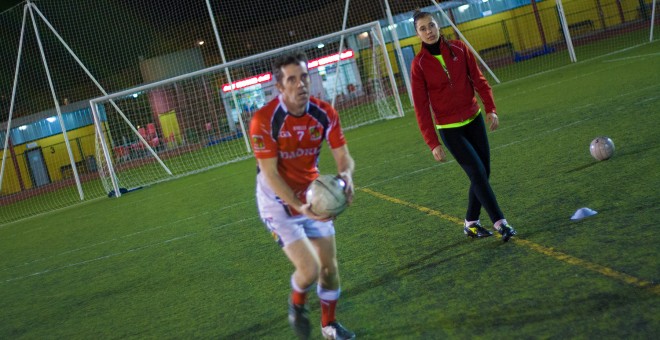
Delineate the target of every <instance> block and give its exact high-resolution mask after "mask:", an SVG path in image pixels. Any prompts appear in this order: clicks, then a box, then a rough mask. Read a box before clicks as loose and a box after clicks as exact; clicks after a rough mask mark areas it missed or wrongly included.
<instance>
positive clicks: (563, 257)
mask: <svg viewBox="0 0 660 340" xmlns="http://www.w3.org/2000/svg"><path fill="white" fill-rule="evenodd" d="M358 190H360V191H363V192H366V193H368V194H369V195H372V196H374V197H377V198H380V199H382V200H385V201H388V202H391V203H395V204H399V205H403V206H406V207H409V208H413V209H415V210H418V211H421V212H423V213H426V214H429V215H433V216H437V217H440V218H442V219H444V220H447V221H450V222H454V223H456V224H460V225H462V224H463V220H462V219H460V218H456V217H454V216H450V215H447V214H443V213H441V212H439V211H437V210H433V209H431V208H427V207H424V206H421V205H417V204H414V203H410V202H407V201H404V200H401V199H398V198H395V197H392V196H388V195H385V194H383V193H380V192H377V191H374V190H371V189H367V188H359V189H358ZM498 236H499V235H498ZM510 242H514V243H516V244H520V245H523V246H525V247H527V248H529V249H531V250H534V251H536V252H538V253H541V254H543V255H547V256H549V257H552V258H554V259H556V260H559V261H563V262H566V263H568V264H571V265H574V266H578V267H581V268H585V269H588V270H591V271H593V272H596V273H599V274H602V275H604V276H607V277H609V278H612V279H616V280H619V281H622V282H624V283H627V284H629V285H632V286H635V287H638V288H642V289H646V290H649V291H651V292H652V293H654V294H657V295H660V285H657V284H655V283H653V282H651V281H647V280H643V279H640V278H637V277H634V276H631V275H628V274H625V273H622V272H619V271H616V270H614V269H612V268H608V267H605V266H601V265H599V264H595V263H592V262H589V261H586V260H582V259H579V258H577V257H574V256H571V255H568V254H564V253H562V252H560V251H557V250H554V249H552V248H548V247H544V246H542V245H540V244H537V243H534V242H531V241H528V240H525V239H521V238H520V237H515V238H512V239H511V241H510Z"/></svg>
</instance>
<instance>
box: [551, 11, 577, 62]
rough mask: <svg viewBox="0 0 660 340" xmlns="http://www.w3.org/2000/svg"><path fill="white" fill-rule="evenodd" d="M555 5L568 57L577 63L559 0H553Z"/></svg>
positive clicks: (564, 14)
mask: <svg viewBox="0 0 660 340" xmlns="http://www.w3.org/2000/svg"><path fill="white" fill-rule="evenodd" d="M555 1H556V3H557V10H558V11H559V20H560V21H561V28H562V30H563V32H564V37H565V38H566V46H567V48H568V55H569V56H570V58H571V61H572V62H574V63H575V62H577V57H576V56H575V48H574V47H573V40H572V39H571V31H570V30H569V29H568V21H567V20H566V13H564V5H563V4H562V2H561V0H555Z"/></svg>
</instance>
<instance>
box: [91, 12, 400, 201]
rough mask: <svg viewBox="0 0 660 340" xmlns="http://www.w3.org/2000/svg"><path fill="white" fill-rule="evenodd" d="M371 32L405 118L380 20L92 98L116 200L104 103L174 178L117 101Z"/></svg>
mask: <svg viewBox="0 0 660 340" xmlns="http://www.w3.org/2000/svg"><path fill="white" fill-rule="evenodd" d="M370 30H373V31H374V32H375V33H376V34H375V36H374V38H375V39H377V40H378V41H379V45H380V49H381V53H382V54H383V56H384V62H385V67H386V68H387V77H388V78H389V81H390V86H391V90H392V93H393V96H394V101H395V105H396V110H397V113H398V116H399V117H403V116H404V110H403V105H402V103H401V98H400V96H399V92H398V87H397V84H396V80H395V78H394V71H393V68H392V64H391V61H390V58H389V53H388V51H387V46H386V43H385V39H384V38H383V32H382V30H381V27H380V23H379V22H377V21H374V22H370V23H367V24H363V25H359V26H355V27H352V28H348V29H345V30H342V31H338V32H335V33H331V34H327V35H324V36H321V37H317V38H313V39H309V40H306V41H303V42H299V43H296V44H292V45H288V46H284V47H280V48H276V49H273V50H270V51H266V52H262V53H259V54H254V55H251V56H249V57H245V58H242V59H237V60H232V61H229V62H225V63H222V64H219V65H215V66H211V67H207V68H204V69H201V70H199V71H194V72H190V73H187V74H183V75H180V76H175V77H171V78H168V79H164V80H160V81H156V82H153V83H149V84H145V85H142V86H137V87H132V88H129V89H126V90H122V91H119V92H115V93H112V94H108V95H104V96H100V97H96V98H93V99H91V100H90V101H89V105H90V108H91V111H92V117H93V120H94V125H95V129H96V134H97V137H96V138H97V141H98V143H99V144H100V146H101V149H102V152H103V158H104V161H105V162H107V166H108V171H109V174H108V177H109V178H110V179H111V182H112V187H113V189H114V194H115V197H120V196H121V190H120V186H119V183H118V181H117V176H116V173H115V169H114V167H113V161H112V159H113V158H112V156H111V155H110V151H109V150H110V148H109V147H108V145H107V139H106V138H105V136H104V129H103V128H102V122H101V119H100V110H99V105H100V103H102V102H110V104H111V105H113V107H114V108H115V109H116V110H117V113H118V114H119V115H120V116H121V118H122V119H123V120H124V121H125V122H126V123H127V124H128V125H129V127H130V129H131V130H132V132H133V133H134V134H135V136H136V137H137V138H138V140H139V142H140V143H141V144H142V145H143V146H144V147H145V148H146V149H147V150H148V151H149V152H150V153H151V154H152V156H154V157H155V159H156V160H157V161H158V163H159V164H160V166H161V167H162V168H163V170H164V171H166V172H167V173H168V174H169V175H172V172H171V171H170V170H169V169H168V168H167V166H166V165H165V163H163V161H162V160H161V159H160V158H159V157H158V154H157V153H156V152H155V151H153V150H152V149H151V147H150V145H149V143H148V142H147V141H146V140H145V139H144V138H142V136H140V134H139V133H138V130H137V129H136V128H135V126H133V124H132V123H131V122H130V121H129V120H128V118H127V117H126V115H125V114H124V113H123V112H122V111H121V109H119V108H118V106H117V105H115V104H114V101H113V100H114V99H116V98H121V97H125V96H127V95H130V94H133V93H137V92H141V91H146V90H150V89H153V88H156V87H159V86H163V85H166V84H170V83H174V82H177V81H181V80H186V79H190V78H193V77H197V76H200V75H203V74H207V73H213V72H218V71H222V70H223V69H225V70H227V69H228V68H230V67H233V66H238V65H241V64H244V63H246V62H250V61H254V60H259V59H263V58H266V57H269V56H272V55H276V54H281V53H282V52H284V51H286V50H291V49H296V48H299V47H302V46H306V45H310V44H315V43H318V42H321V41H324V40H327V39H329V38H332V37H337V36H340V37H341V39H343V37H344V36H345V35H346V34H352V33H361V32H364V31H370ZM238 119H239V121H240V129H241V132H242V135H243V140H244V142H245V148H246V151H247V153H251V152H252V150H251V147H250V141H249V138H248V133H247V131H245V124H244V122H243V117H241V116H239V118H238Z"/></svg>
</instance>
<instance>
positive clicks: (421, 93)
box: [412, 38, 495, 150]
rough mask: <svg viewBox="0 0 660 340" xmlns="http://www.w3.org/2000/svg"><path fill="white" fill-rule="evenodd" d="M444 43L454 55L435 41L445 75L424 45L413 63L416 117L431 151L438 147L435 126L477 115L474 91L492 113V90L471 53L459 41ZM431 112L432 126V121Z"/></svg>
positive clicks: (438, 62)
mask: <svg viewBox="0 0 660 340" xmlns="http://www.w3.org/2000/svg"><path fill="white" fill-rule="evenodd" d="M440 39H444V38H440ZM447 42H448V43H449V45H450V46H451V49H452V51H453V52H454V53H453V55H452V53H451V52H450V51H449V49H448V48H447V44H445V43H442V41H441V40H439V41H438V43H440V52H441V53H442V58H443V59H444V60H445V64H446V65H447V72H448V73H449V75H447V73H445V71H444V69H443V68H442V64H440V61H439V60H438V59H436V57H435V56H434V55H432V54H431V52H429V51H428V50H427V49H426V48H425V47H423V46H422V50H421V51H420V52H419V53H418V54H417V55H416V56H415V58H414V59H413V62H412V95H413V102H414V105H415V115H416V116H417V123H418V124H419V129H420V130H421V132H422V136H424V141H425V142H426V144H427V145H428V146H429V148H431V150H433V149H435V148H436V147H437V146H438V145H440V141H439V140H438V135H437V133H436V127H435V124H438V125H445V124H451V123H458V122H462V121H464V120H466V119H469V118H470V117H472V116H474V114H475V113H477V111H478V110H479V104H478V103H477V98H476V97H475V90H476V91H477V93H479V97H480V98H481V101H482V102H483V104H484V106H485V109H486V112H487V113H490V112H495V101H494V100H493V91H492V90H491V88H490V85H489V84H488V81H487V80H486V78H484V75H483V74H482V73H481V70H479V66H478V65H477V61H476V59H475V57H474V55H473V54H472V52H471V51H470V50H469V48H468V47H467V45H465V44H464V43H463V42H462V41H460V40H449V41H447ZM431 110H433V111H431ZM432 112H433V118H434V119H435V124H434V122H433V119H432V118H431V117H432V114H431V113H432Z"/></svg>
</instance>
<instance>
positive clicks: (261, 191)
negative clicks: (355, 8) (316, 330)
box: [250, 53, 355, 339]
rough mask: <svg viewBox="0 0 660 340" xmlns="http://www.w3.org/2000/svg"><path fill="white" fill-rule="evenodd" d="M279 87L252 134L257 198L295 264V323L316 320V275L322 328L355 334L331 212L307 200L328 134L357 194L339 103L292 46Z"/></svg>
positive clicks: (278, 70)
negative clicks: (345, 310) (312, 293)
mask: <svg viewBox="0 0 660 340" xmlns="http://www.w3.org/2000/svg"><path fill="white" fill-rule="evenodd" d="M273 74H274V77H275V81H276V87H277V89H278V90H279V91H280V95H279V96H278V97H277V98H275V99H273V100H272V101H270V102H269V103H268V104H266V106H264V107H263V108H261V109H260V110H259V111H257V112H256V113H255V114H254V117H253V118H252V121H251V122H250V139H251V141H252V148H253V150H254V156H255V158H256V159H257V167H258V169H257V190H256V191H257V205H258V208H259V214H260V216H261V219H262V220H263V221H264V223H265V224H266V227H267V228H268V229H269V230H270V231H271V233H272V234H273V236H274V237H275V239H276V240H277V242H278V243H279V244H280V246H281V247H282V249H283V250H284V253H285V254H286V255H287V257H288V258H289V260H290V261H291V263H293V265H294V266H295V272H294V273H293V275H292V276H291V288H292V292H291V296H290V299H289V323H290V324H291V326H292V327H293V329H294V331H295V332H296V335H297V336H298V337H299V338H302V339H307V338H309V337H310V334H311V326H310V321H309V317H308V312H307V308H306V307H305V306H306V299H307V292H308V291H309V290H310V289H312V288H313V285H314V283H317V286H316V290H317V293H318V296H319V299H320V301H321V328H322V329H321V332H322V334H323V336H324V337H325V338H326V339H353V338H354V337H355V334H354V333H353V332H351V331H349V330H347V329H346V328H344V327H343V326H342V325H341V324H340V323H339V322H337V320H336V319H335V307H336V305H337V300H338V299H339V293H340V285H339V271H338V268H337V267H338V266H337V256H336V253H337V250H336V245H335V229H334V224H333V221H332V216H319V215H316V214H315V213H314V212H312V210H311V209H310V205H309V204H307V203H306V202H305V190H306V189H307V187H308V186H309V185H310V184H311V183H312V181H314V179H316V177H318V176H319V170H318V167H317V164H318V158H319V153H320V151H321V145H322V142H323V140H326V141H327V142H328V145H329V146H330V149H331V152H332V156H333V157H334V159H335V163H336V165H337V172H338V173H339V176H340V177H341V178H342V179H343V180H344V182H345V183H346V194H347V195H348V201H349V202H351V200H352V198H353V169H354V162H353V158H352V157H351V155H350V154H349V152H348V146H347V145H346V140H345V138H344V134H343V132H342V129H341V125H340V123H339V116H338V114H337V111H335V109H334V108H332V106H331V105H330V104H328V103H326V102H324V101H321V100H319V99H317V98H314V97H311V96H310V94H309V91H310V79H309V73H308V71H307V57H306V56H305V55H304V54H301V53H298V54H288V55H284V56H282V57H280V58H278V59H277V60H276V61H275V62H274V64H273Z"/></svg>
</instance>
